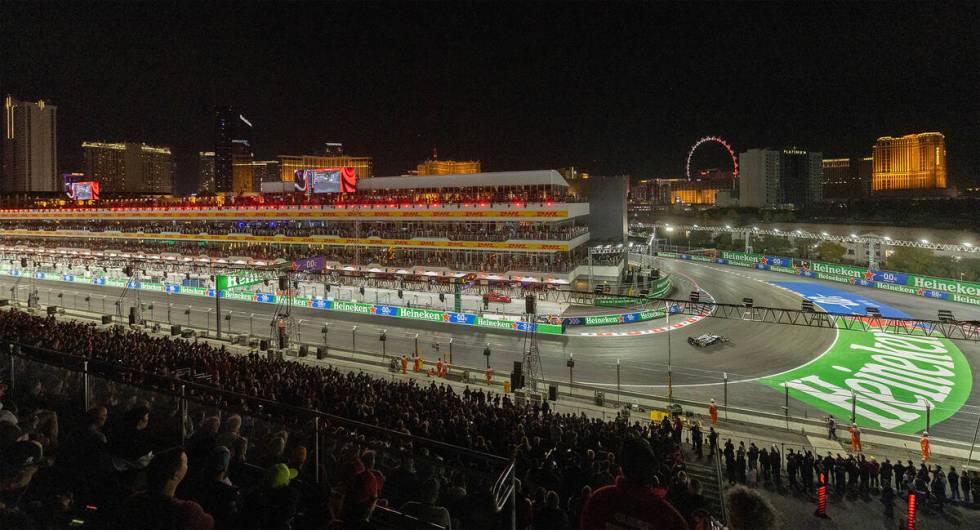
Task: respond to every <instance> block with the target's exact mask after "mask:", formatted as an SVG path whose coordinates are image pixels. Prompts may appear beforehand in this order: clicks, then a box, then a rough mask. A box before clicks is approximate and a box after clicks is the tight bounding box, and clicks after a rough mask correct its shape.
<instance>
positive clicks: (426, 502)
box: [401, 478, 452, 530]
mask: <svg viewBox="0 0 980 530" xmlns="http://www.w3.org/2000/svg"><path fill="white" fill-rule="evenodd" d="M438 498H439V482H438V481H436V479H434V478H430V479H428V480H426V481H425V482H423V483H422V487H421V490H420V491H419V499H420V500H419V501H409V502H407V503H405V505H404V506H402V507H401V511H402V512H403V513H405V514H407V515H411V516H412V517H415V518H417V519H419V520H420V521H424V522H426V523H432V524H437V525H439V526H441V527H443V528H445V529H446V530H451V526H452V522H451V520H450V517H449V510H447V509H445V508H443V507H442V506H438V505H436V500H437V499H438Z"/></svg>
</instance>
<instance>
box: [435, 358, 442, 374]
mask: <svg viewBox="0 0 980 530" xmlns="http://www.w3.org/2000/svg"><path fill="white" fill-rule="evenodd" d="M436 374H438V375H439V377H442V359H439V362H437V363H436Z"/></svg>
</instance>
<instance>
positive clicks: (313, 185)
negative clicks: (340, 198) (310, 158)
mask: <svg viewBox="0 0 980 530" xmlns="http://www.w3.org/2000/svg"><path fill="white" fill-rule="evenodd" d="M293 178H294V181H293V185H294V187H295V188H296V191H301V192H303V193H354V191H356V190H357V175H356V174H355V173H354V168H352V167H341V168H325V169H297V170H296V171H295V173H294V174H293Z"/></svg>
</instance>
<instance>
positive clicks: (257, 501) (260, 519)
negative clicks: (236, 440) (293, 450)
mask: <svg viewBox="0 0 980 530" xmlns="http://www.w3.org/2000/svg"><path fill="white" fill-rule="evenodd" d="M296 475H297V472H296V470H295V469H290V468H289V467H287V466H286V464H274V465H272V466H270V467H269V468H268V469H266V471H265V479H264V480H263V484H262V486H261V487H260V488H259V489H257V490H255V491H254V492H252V493H251V494H250V495H248V496H247V498H246V501H245V509H244V510H243V512H242V517H241V518H240V521H241V525H242V527H243V528H256V529H262V530H289V529H290V528H291V527H292V523H293V519H294V518H295V517H296V509H297V507H298V504H299V494H298V493H297V492H296V490H295V489H293V488H292V487H291V486H290V482H291V481H292V480H293V479H294V478H296Z"/></svg>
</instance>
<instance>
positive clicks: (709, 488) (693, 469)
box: [682, 444, 725, 521]
mask: <svg viewBox="0 0 980 530" xmlns="http://www.w3.org/2000/svg"><path fill="white" fill-rule="evenodd" d="M682 452H683V454H684V466H685V467H686V468H687V476H688V478H689V479H698V482H700V483H701V494H702V495H704V498H705V500H706V501H707V503H708V512H709V513H710V514H711V515H712V517H714V518H715V519H718V520H719V521H724V520H725V518H724V513H723V510H722V505H721V503H722V500H721V496H722V494H723V492H722V490H721V488H720V482H719V481H720V480H721V479H722V477H721V476H720V475H719V471H718V468H717V467H716V465H715V462H714V460H711V459H710V457H709V456H708V451H707V447H705V457H704V458H702V459H700V460H699V459H698V456H697V455H696V454H695V453H694V451H692V450H691V449H690V446H688V445H687V444H685V445H684V449H683V451H682Z"/></svg>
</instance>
